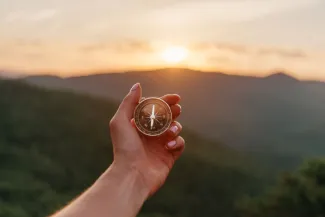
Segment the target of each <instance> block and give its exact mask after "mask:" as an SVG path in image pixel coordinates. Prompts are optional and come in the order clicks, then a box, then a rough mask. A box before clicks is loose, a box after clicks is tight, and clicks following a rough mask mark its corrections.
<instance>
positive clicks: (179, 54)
mask: <svg viewBox="0 0 325 217" xmlns="http://www.w3.org/2000/svg"><path fill="white" fill-rule="evenodd" d="M187 56H188V50H187V49H186V48H184V47H178V46H173V47H168V48H166V49H165V50H164V51H163V53H162V58H163V60H164V61H165V62H167V63H170V64H176V63H180V62H182V61H184V60H185V59H186V58H187Z"/></svg>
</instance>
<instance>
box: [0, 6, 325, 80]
mask: <svg viewBox="0 0 325 217" xmlns="http://www.w3.org/2000/svg"><path fill="white" fill-rule="evenodd" d="M324 22H325V2H324V1H323V0H118V1H116V0H92V1H80V0H69V1H67V0H29V1H26V0H1V1H0V70H4V71H7V73H9V71H10V73H12V74H14V73H17V74H22V73H23V74H24V73H25V74H38V73H51V74H57V75H61V76H69V75H76V74H87V73H96V72H98V71H105V72H110V71H112V72H118V71H124V70H142V69H153V68H161V67H175V66H176V67H187V68H193V69H200V70H206V71H223V72H229V73H232V74H243V75H256V76H264V75H266V74H270V73H272V72H273V71H278V70H284V71H286V72H287V73H290V74H292V75H293V76H295V77H297V78H301V79H316V80H324V81H325V25H324ZM172 46H178V47H183V48H185V49H186V50H188V54H187V57H186V58H185V59H184V60H183V61H181V62H179V63H176V64H175V63H173V64H172V63H169V62H166V60H164V58H162V54H163V52H164V51H165V50H166V49H168V48H169V47H172Z"/></svg>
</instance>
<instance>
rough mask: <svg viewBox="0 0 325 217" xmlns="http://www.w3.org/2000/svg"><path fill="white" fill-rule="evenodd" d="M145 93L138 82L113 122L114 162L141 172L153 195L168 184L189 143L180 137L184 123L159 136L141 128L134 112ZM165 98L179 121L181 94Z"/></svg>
mask: <svg viewBox="0 0 325 217" xmlns="http://www.w3.org/2000/svg"><path fill="white" fill-rule="evenodd" d="M141 95H142V89H141V86H140V84H135V85H134V86H133V87H132V89H131V90H130V92H129V93H128V95H127V96H126V97H125V98H124V100H123V102H122V103H121V105H120V107H119V109H118V111H117V112H116V114H115V116H114V117H113V118H112V120H111V122H110V131H111V137H112V142H113V147H114V163H113V165H114V166H115V167H117V168H121V169H122V170H125V169H129V170H132V171H136V172H137V173H139V177H140V179H141V181H142V182H143V184H144V186H145V187H146V188H147V189H148V192H149V195H152V194H153V193H155V192H156V191H157V190H158V189H159V188H160V187H161V186H162V185H163V184H164V182H165V180H166V178H167V176H168V174H169V172H170V170H171V169H172V167H173V165H174V163H175V161H176V160H177V159H178V158H179V157H180V156H181V154H182V152H183V150H184V148H185V142H184V139H183V138H182V137H180V136H178V134H179V133H180V132H181V130H182V126H181V125H180V124H179V123H178V122H176V121H174V122H173V123H172V124H171V126H170V129H169V130H168V131H167V132H166V133H165V134H164V135H162V136H159V137H147V136H144V135H142V134H140V133H139V132H138V131H137V129H136V127H135V124H134V120H133V113H134V110H135V107H136V106H137V104H138V103H139V100H140V98H141ZM161 99H162V100H164V101H165V102H166V103H167V104H169V105H170V107H171V110H172V113H173V119H174V120H175V119H176V118H177V117H178V116H179V115H180V113H181V107H180V105H178V104H177V103H178V102H179V101H180V97H179V96H178V95H175V94H171V95H165V96H163V97H161ZM149 195H148V196H149Z"/></svg>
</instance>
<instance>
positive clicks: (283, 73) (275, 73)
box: [0, 67, 325, 83]
mask: <svg viewBox="0 0 325 217" xmlns="http://www.w3.org/2000/svg"><path fill="white" fill-rule="evenodd" d="M170 70H173V71H174V70H175V71H174V72H172V73H175V74H177V73H179V70H183V71H187V72H194V73H213V74H221V75H225V76H238V77H251V78H261V79H263V78H268V77H272V76H279V75H281V76H284V77H285V76H286V77H288V78H292V79H295V80H297V81H302V82H304V81H307V82H321V83H324V82H325V80H317V79H300V78H298V77H295V76H293V75H292V74H291V73H289V72H286V71H283V70H273V71H271V72H269V73H265V74H263V75H261V74H257V75H254V74H252V75H245V74H241V73H231V72H223V71H203V70H197V69H191V68H177V67H167V68H154V69H146V70H125V71H107V70H102V71H94V72H92V73H80V74H78V73H76V74H75V73H73V74H71V75H60V74H58V73H34V74H25V73H23V74H15V75H14V76H13V74H12V72H9V73H8V71H7V73H6V71H5V70H0V78H1V77H3V78H11V79H21V78H26V77H38V76H40V77H42V76H44V77H58V78H61V79H68V78H74V77H88V76H96V75H109V74H124V73H155V72H158V71H170ZM181 73H186V72H181Z"/></svg>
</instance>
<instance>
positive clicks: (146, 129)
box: [134, 97, 172, 136]
mask: <svg viewBox="0 0 325 217" xmlns="http://www.w3.org/2000/svg"><path fill="white" fill-rule="evenodd" d="M134 122H135V126H136V127H137V128H138V130H139V131H140V132H141V133H143V134H145V135H147V136H159V135H161V134H163V133H164V132H166V131H167V130H168V128H169V126H170V124H171V123H172V112H171V110H170V107H169V105H168V104H167V103H166V102H165V101H163V100H161V99H159V98H155V97H151V98H146V99H145V100H143V101H141V102H140V104H139V105H138V106H137V107H136V108H135V111H134Z"/></svg>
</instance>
